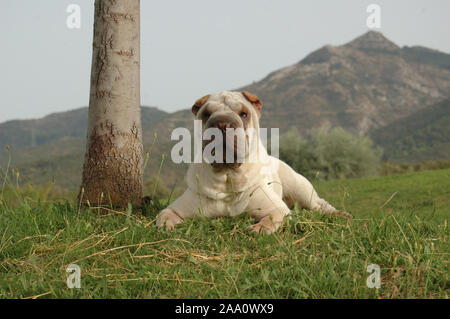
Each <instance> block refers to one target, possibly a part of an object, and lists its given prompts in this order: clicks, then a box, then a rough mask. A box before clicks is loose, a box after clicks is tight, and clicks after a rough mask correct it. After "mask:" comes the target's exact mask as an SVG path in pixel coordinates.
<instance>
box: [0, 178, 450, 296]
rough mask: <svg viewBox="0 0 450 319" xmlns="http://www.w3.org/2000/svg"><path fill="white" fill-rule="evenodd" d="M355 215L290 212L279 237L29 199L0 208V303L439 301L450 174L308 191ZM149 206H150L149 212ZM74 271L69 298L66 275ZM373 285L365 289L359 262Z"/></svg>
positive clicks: (17, 198) (11, 191) (229, 222)
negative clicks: (163, 225) (159, 224)
mask: <svg viewBox="0 0 450 319" xmlns="http://www.w3.org/2000/svg"><path fill="white" fill-rule="evenodd" d="M316 187H317V190H318V191H319V194H320V195H322V196H323V197H324V198H326V199H328V200H329V201H330V202H331V203H333V204H334V205H335V206H337V207H340V208H345V209H347V210H348V211H349V212H351V213H352V214H353V216H354V218H353V220H351V221H350V222H348V223H347V222H346V221H345V220H342V219H335V218H330V217H326V216H322V215H319V214H317V213H311V212H308V211H305V210H299V209H296V210H295V211H294V212H293V214H292V218H291V220H289V221H288V222H287V223H286V224H285V225H284V226H283V227H282V228H281V229H280V231H279V232H278V233H276V234H275V235H271V236H265V235H256V234H253V233H251V232H250V231H249V230H248V227H249V226H250V225H251V224H252V223H253V221H252V220H251V219H250V218H248V217H246V216H245V215H242V216H240V217H238V218H234V219H228V218H221V219H211V220H210V219H204V218H196V219H192V220H188V221H187V222H186V223H185V224H184V225H182V226H180V227H178V228H177V229H176V230H175V231H174V232H172V233H166V232H163V231H158V230H157V229H156V227H155V223H154V216H155V214H156V211H157V210H158V208H159V207H157V206H161V204H160V203H154V205H153V207H149V208H148V209H146V215H142V214H139V213H133V214H131V213H130V212H114V211H111V212H109V213H108V214H100V215H99V214H98V213H97V212H96V210H94V209H91V210H90V211H80V210H79V209H78V208H77V205H76V204H75V205H73V204H69V203H64V202H63V201H58V200H54V199H51V200H50V199H47V201H43V200H42V201H40V199H39V196H37V197H36V196H35V197H33V196H31V195H30V193H29V190H28V191H27V192H22V191H21V189H20V188H5V189H4V190H3V191H2V196H3V198H4V199H3V201H2V203H1V205H0V296H1V297H2V298H26V297H40V298H448V295H449V288H450V285H449V282H448V273H449V271H448V269H449V253H450V247H449V230H448V216H449V215H450V214H449V213H450V193H449V192H450V170H439V171H427V172H418V173H412V174H407V175H398V176H387V177H380V178H371V179H353V180H343V181H332V182H321V183H317V184H316ZM155 207H156V208H155ZM72 263H76V264H78V265H79V266H80V267H81V285H82V287H81V289H68V288H67V286H66V267H67V266H68V265H69V264H72ZM372 263H374V264H378V265H379V266H380V267H381V277H382V286H381V288H380V289H378V290H377V289H369V288H367V286H366V279H367V277H368V275H369V274H368V273H367V272H366V268H367V265H368V264H372Z"/></svg>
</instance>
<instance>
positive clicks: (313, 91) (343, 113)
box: [0, 31, 450, 187]
mask: <svg viewBox="0 0 450 319" xmlns="http://www.w3.org/2000/svg"><path fill="white" fill-rule="evenodd" d="M239 90H246V91H249V92H252V93H254V94H256V95H258V96H259V97H260V98H261V100H262V101H263V109H262V118H261V127H266V128H270V127H278V128H280V134H283V133H285V132H287V131H288V130H289V129H290V128H291V127H295V128H296V129H297V131H299V132H300V133H301V134H308V133H309V132H310V131H311V130H312V129H314V128H317V127H319V126H321V125H324V124H329V125H331V126H341V127H343V128H344V129H346V130H347V131H350V132H352V133H354V134H359V135H369V136H372V137H373V138H374V139H375V140H376V142H377V144H378V145H382V144H383V139H386V136H384V137H383V138H380V139H378V136H383V135H382V134H381V133H379V132H382V131H383V128H389V132H391V133H390V134H396V133H395V132H397V131H396V130H395V129H392V128H391V127H392V126H395V125H403V126H407V123H405V121H407V120H405V121H402V119H408V117H409V116H413V115H414V114H420V113H418V112H420V111H421V110H425V109H427V108H428V107H430V106H432V105H436V103H439V102H441V101H444V100H446V99H448V98H450V54H447V53H443V52H439V51H437V50H432V49H428V48H425V47H421V46H414V47H406V46H405V47H402V48H400V47H399V46H397V45H396V44H395V43H394V42H392V41H390V40H389V39H387V38H386V37H384V36H383V35H382V34H381V33H379V32H374V31H369V32H367V33H365V34H363V35H361V36H359V37H357V38H356V39H354V40H352V41H350V42H348V43H346V44H343V45H339V46H331V45H325V46H322V47H321V48H319V49H317V50H315V51H313V52H311V53H310V54H308V55H307V56H305V57H304V58H302V59H301V60H299V62H297V63H295V64H293V65H290V66H286V67H283V68H280V69H278V70H275V71H273V72H270V73H269V74H268V75H267V76H266V77H264V78H263V79H261V80H260V81H256V82H254V83H252V84H249V85H247V86H244V87H242V88H239V89H237V90H236V91H239ZM192 103H193V101H192ZM438 109H439V108H433V107H430V108H429V109H428V110H431V111H432V112H435V111H436V112H438V111H437V110H438ZM439 110H441V109H439ZM439 112H442V110H441V111H439ZM87 113H88V110H87V108H86V107H85V108H78V109H75V110H71V111H67V112H59V113H56V114H54V113H53V114H50V115H48V116H46V117H44V118H41V119H34V120H12V121H7V122H4V123H0V147H1V148H0V161H2V162H0V163H4V162H5V161H6V160H7V158H8V154H7V152H6V151H5V149H4V147H3V146H4V145H6V144H8V145H10V146H11V152H12V155H13V165H15V166H18V167H20V168H23V173H24V176H26V177H28V178H29V180H31V181H38V182H39V183H42V182H44V181H45V180H46V179H47V180H48V179H49V176H50V175H51V174H52V169H54V170H57V173H54V175H57V178H56V179H57V180H58V182H59V183H60V184H63V185H64V186H65V187H69V186H70V187H76V186H74V185H77V183H79V178H80V177H79V176H81V166H82V160H83V155H84V145H85V141H86V129H87ZM439 114H442V113H439ZM430 118H432V116H430ZM192 119H193V116H192V114H191V112H190V110H189V109H183V110H179V111H176V112H171V113H169V112H165V111H164V110H162V109H159V108H157V107H142V127H143V141H144V148H145V150H146V151H149V150H151V154H150V163H149V167H150V170H149V171H150V172H149V173H146V174H147V176H149V174H155V173H158V169H159V164H160V162H161V156H162V154H165V155H166V158H167V156H168V155H169V154H170V148H171V145H172V144H173V143H174V142H171V141H170V134H171V132H172V130H173V129H174V128H176V127H187V128H189V129H191V128H192V126H193V125H192V122H193V121H192ZM396 123H398V124H396ZM432 124H433V123H431V124H430V123H427V124H426V125H428V127H429V126H430V125H432ZM400 131H401V132H410V131H409V130H406V129H405V130H404V131H402V130H400ZM374 132H375V133H374ZM402 134H406V133H402ZM408 134H410V133H408ZM421 134H422V137H423V136H424V135H423V134H425V133H421ZM446 134H447V133H446ZM425 135H426V134H425ZM155 138H156V143H154V141H155ZM395 138H396V139H397V138H398V139H401V138H402V136H399V137H395ZM418 138H419V137H418ZM433 138H436V137H433ZM449 139H450V136H449ZM399 143H401V145H406V149H405V152H408V147H409V146H408V145H412V144H411V143H409V142H408V143H409V144H408V143H406V142H405V143H403V142H399ZM385 146H386V147H387V150H388V153H387V155H386V156H387V157H386V159H388V160H389V159H397V160H398V159H401V160H407V161H414V160H415V159H414V156H417V160H419V159H421V158H423V157H424V156H422V155H420V154H419V153H417V152H416V153H414V152H412V153H411V154H413V155H408V154H406V155H405V154H403V155H402V156H400V157H399V156H397V155H395V152H394V151H395V147H394V148H392V147H390V146H389V145H387V144H385ZM426 151H427V152H428V153H427V155H426V156H425V157H426V158H427V159H433V154H434V155H435V157H434V159H442V158H443V157H446V156H447V157H450V154H447V153H446V151H444V152H439V151H437V150H436V149H433V148H430V149H427V150H426ZM389 152H390V153H389ZM433 152H434V153H433ZM449 152H450V148H449ZM71 154H72V155H71ZM414 154H415V155H414ZM389 156H391V157H389ZM56 158H58V160H57V162H58V163H55V159H56ZM52 165H54V167H53V166H52ZM55 167H56V168H55ZM184 169H185V166H180V165H174V164H173V163H171V161H170V160H166V161H165V163H164V169H163V174H164V176H165V179H167V180H169V181H171V183H172V184H173V183H175V181H179V180H180V179H181V176H183V174H184ZM44 171H45V172H47V173H45V174H44V173H43V172H44ZM49 172H50V173H49ZM49 174H50V175H49Z"/></svg>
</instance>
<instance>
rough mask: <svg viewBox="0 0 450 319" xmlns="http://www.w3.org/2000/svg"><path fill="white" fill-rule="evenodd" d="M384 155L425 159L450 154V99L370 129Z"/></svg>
mask: <svg viewBox="0 0 450 319" xmlns="http://www.w3.org/2000/svg"><path fill="white" fill-rule="evenodd" d="M370 136H371V137H372V139H373V141H374V142H375V143H376V144H377V145H380V146H381V147H383V149H384V153H385V155H384V156H385V159H389V160H393V161H412V159H414V161H424V160H436V159H449V158H450V99H449V100H445V101H442V102H440V103H436V104H434V105H431V106H428V107H425V108H423V109H422V110H420V111H418V112H416V113H413V114H411V115H409V116H407V117H404V118H402V119H399V120H396V121H394V122H392V123H390V124H388V125H386V126H385V127H381V128H379V129H376V130H374V131H372V132H371V133H370Z"/></svg>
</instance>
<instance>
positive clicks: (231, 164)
mask: <svg viewBox="0 0 450 319" xmlns="http://www.w3.org/2000/svg"><path fill="white" fill-rule="evenodd" d="M261 108H262V102H261V100H260V99H259V98H258V97H257V96H255V95H253V94H251V93H248V92H245V91H244V92H229V91H222V92H219V93H216V94H209V95H205V96H203V97H202V98H200V99H198V100H197V101H196V102H195V104H194V105H193V106H192V113H193V114H194V115H195V119H197V120H201V121H202V128H203V132H202V133H203V137H204V139H203V145H202V149H203V150H204V151H205V148H210V150H211V155H213V158H211V160H210V163H211V165H212V166H213V167H215V168H237V167H239V166H240V165H241V164H242V163H243V162H244V161H245V159H246V158H247V157H248V154H249V150H250V149H251V147H250V145H251V143H253V142H255V140H256V138H257V134H258V132H257V131H259V118H260V117H261ZM205 137H206V139H205ZM208 138H210V139H209V140H208ZM214 141H215V142H216V144H215V147H213V145H212V142H214ZM219 144H220V145H221V147H218V146H219ZM243 144H244V146H243ZM208 145H209V146H208ZM217 150H219V151H220V150H222V154H217V153H216V151H217ZM227 151H228V152H229V153H232V156H230V155H229V156H228V157H227ZM216 155H217V156H216ZM230 157H232V159H231V158H230ZM218 158H221V159H222V160H217V159H218Z"/></svg>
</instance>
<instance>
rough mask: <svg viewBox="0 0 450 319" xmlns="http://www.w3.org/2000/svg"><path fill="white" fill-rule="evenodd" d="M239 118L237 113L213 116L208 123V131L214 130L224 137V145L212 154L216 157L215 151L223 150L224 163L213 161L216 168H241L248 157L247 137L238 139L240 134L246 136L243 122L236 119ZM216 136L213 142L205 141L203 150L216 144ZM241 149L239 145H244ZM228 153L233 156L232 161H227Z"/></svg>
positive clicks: (212, 139)
mask: <svg viewBox="0 0 450 319" xmlns="http://www.w3.org/2000/svg"><path fill="white" fill-rule="evenodd" d="M235 116H237V115H236V114H235V113H232V114H231V115H225V114H223V115H217V116H212V117H211V118H210V119H209V120H208V121H207V122H206V129H208V128H214V129H216V132H218V133H220V134H221V136H222V145H220V146H217V147H216V148H215V149H214V150H213V151H212V152H211V154H212V155H213V156H214V155H215V151H216V150H217V148H218V147H220V148H221V149H222V162H220V161H219V162H217V161H215V160H213V161H211V165H212V166H213V167H214V168H238V167H239V166H241V164H242V163H243V161H244V159H245V155H246V143H245V136H244V139H243V140H242V138H241V139H240V138H238V136H239V134H244V135H245V132H244V128H243V125H242V121H241V120H240V119H239V118H237V119H236V118H235ZM214 140H215V136H214V135H213V136H212V138H211V140H207V141H203V149H205V147H206V145H208V144H209V143H212V142H214ZM242 141H243V143H244V144H243V145H241V146H240V147H239V146H238V144H239V143H242ZM227 152H228V153H229V154H231V153H232V154H233V155H232V159H230V158H228V160H227V155H226V154H227ZM229 157H230V156H229Z"/></svg>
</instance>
